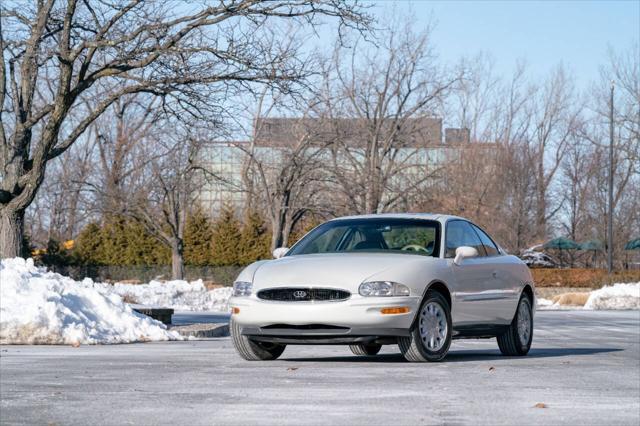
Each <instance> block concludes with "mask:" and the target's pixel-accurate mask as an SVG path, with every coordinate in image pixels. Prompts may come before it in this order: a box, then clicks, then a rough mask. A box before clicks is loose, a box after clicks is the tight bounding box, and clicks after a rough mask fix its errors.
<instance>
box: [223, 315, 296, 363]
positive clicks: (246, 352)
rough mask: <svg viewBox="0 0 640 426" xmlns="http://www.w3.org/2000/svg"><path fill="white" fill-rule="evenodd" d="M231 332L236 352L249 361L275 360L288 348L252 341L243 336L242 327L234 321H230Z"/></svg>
mask: <svg viewBox="0 0 640 426" xmlns="http://www.w3.org/2000/svg"><path fill="white" fill-rule="evenodd" d="M229 332H230V334H231V340H232V341H233V346H234V347H235V348H236V351H237V352H238V354H239V355H240V356H241V357H242V358H244V359H246V360H247V361H269V360H274V359H276V358H278V357H279V356H280V355H282V352H284V349H285V348H286V346H287V345H280V344H277V343H269V342H257V341H255V340H251V339H250V338H248V337H247V336H243V335H242V333H241V329H240V327H239V326H238V324H237V323H236V322H235V321H234V320H233V319H232V320H231V321H229Z"/></svg>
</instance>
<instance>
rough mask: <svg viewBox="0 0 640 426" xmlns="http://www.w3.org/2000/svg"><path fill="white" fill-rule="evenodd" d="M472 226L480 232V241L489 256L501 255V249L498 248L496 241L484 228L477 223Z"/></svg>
mask: <svg viewBox="0 0 640 426" xmlns="http://www.w3.org/2000/svg"><path fill="white" fill-rule="evenodd" d="M472 226H473V229H474V231H476V233H477V234H478V237H480V241H481V242H482V246H483V247H484V250H485V251H486V252H487V256H497V255H499V254H500V251H499V250H498V247H497V246H496V245H495V243H494V242H493V241H492V240H491V238H489V236H488V235H487V234H486V233H485V232H484V231H483V230H482V229H480V228H478V227H477V226H475V225H472Z"/></svg>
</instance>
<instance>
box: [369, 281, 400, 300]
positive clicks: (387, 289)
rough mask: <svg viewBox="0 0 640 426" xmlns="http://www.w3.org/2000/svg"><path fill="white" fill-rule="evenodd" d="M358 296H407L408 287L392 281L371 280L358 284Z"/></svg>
mask: <svg viewBox="0 0 640 426" xmlns="http://www.w3.org/2000/svg"><path fill="white" fill-rule="evenodd" d="M358 293H360V296H365V297H367V296H409V287H407V286H406V285H404V284H399V283H394V282H393V281H371V282H368V283H362V284H360V287H359V288H358Z"/></svg>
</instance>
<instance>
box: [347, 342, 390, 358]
mask: <svg viewBox="0 0 640 426" xmlns="http://www.w3.org/2000/svg"><path fill="white" fill-rule="evenodd" d="M349 349H351V352H353V354H354V355H361V356H373V355H377V354H378V352H380V349H382V345H378V344H376V343H369V344H366V345H365V344H363V343H360V344H358V345H349Z"/></svg>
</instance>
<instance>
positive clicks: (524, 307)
mask: <svg viewBox="0 0 640 426" xmlns="http://www.w3.org/2000/svg"><path fill="white" fill-rule="evenodd" d="M518 322H520V325H521V326H522V328H519V327H518ZM496 339H497V340H498V347H499V348H500V352H502V354H503V355H507V356H523V355H526V354H527V353H528V352H529V349H531V341H532V340H533V312H532V310H531V300H529V297H527V296H526V295H524V294H523V295H522V296H520V301H519V302H518V309H517V310H516V314H515V315H514V317H513V321H511V325H509V328H508V329H507V331H506V332H505V333H504V334H502V335H500V336H498V337H497V338H496Z"/></svg>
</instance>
